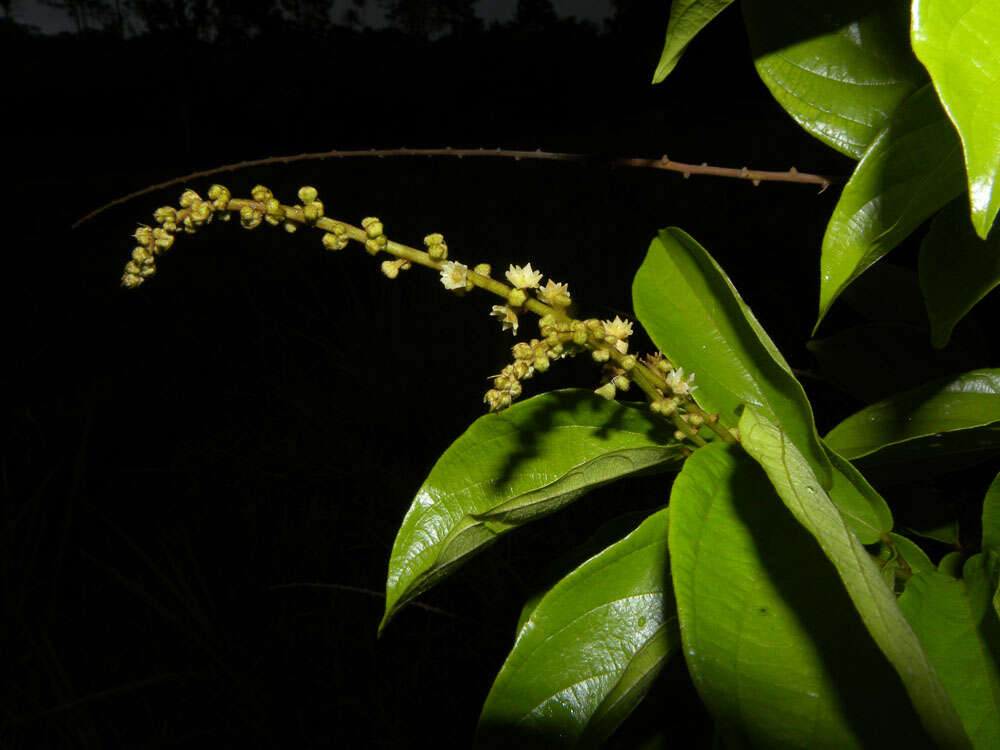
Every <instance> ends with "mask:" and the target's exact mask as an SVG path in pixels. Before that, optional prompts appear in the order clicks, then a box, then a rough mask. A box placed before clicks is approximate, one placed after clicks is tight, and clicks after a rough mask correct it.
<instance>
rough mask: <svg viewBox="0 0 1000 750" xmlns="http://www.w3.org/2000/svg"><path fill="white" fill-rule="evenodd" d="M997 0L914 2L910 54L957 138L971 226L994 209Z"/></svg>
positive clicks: (998, 122) (998, 109) (999, 83)
mask: <svg viewBox="0 0 1000 750" xmlns="http://www.w3.org/2000/svg"><path fill="white" fill-rule="evenodd" d="M998 18H1000V0H914V2H913V28H912V31H911V36H912V39H913V51H914V52H915V53H916V55H917V57H918V58H920V62H922V63H923V64H924V65H925V66H926V67H927V70H928V71H929V72H930V74H931V80H933V81H934V87H935V88H936V89H937V93H938V96H939V97H941V103H942V104H943V105H944V108H945V109H946V110H947V112H948V116H949V117H950V118H951V120H952V122H954V123H955V127H956V128H957V129H958V134H959V135H960V136H961V138H962V148H963V150H964V152H965V165H966V170H967V171H968V177H969V196H970V202H971V204H972V223H973V224H974V225H975V227H976V233H977V234H978V235H979V236H980V237H981V238H983V239H986V236H987V233H988V232H989V230H990V227H991V226H993V220H994V219H995V218H996V215H997V209H998V208H1000V186H998V185H997V178H998V177H1000V23H998V22H997V19H998Z"/></svg>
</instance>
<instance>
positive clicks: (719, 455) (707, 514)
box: [670, 444, 928, 748]
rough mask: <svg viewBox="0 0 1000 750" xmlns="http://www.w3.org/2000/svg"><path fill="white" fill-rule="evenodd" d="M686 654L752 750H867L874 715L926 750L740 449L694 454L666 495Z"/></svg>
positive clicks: (711, 698)
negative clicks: (888, 718)
mask: <svg viewBox="0 0 1000 750" xmlns="http://www.w3.org/2000/svg"><path fill="white" fill-rule="evenodd" d="M670 514H671V516H670V554H671V568H672V575H673V579H674V592H675V596H676V598H677V609H678V615H679V616H680V621H681V635H682V639H683V642H684V655H685V658H686V659H687V661H688V665H689V669H690V672H691V675H692V678H693V680H694V682H695V685H696V686H697V688H698V691H699V693H700V694H701V696H702V699H703V701H704V702H705V704H706V706H707V707H708V708H709V710H710V711H711V712H712V714H713V716H714V717H715V719H716V722H717V724H719V725H725V726H729V727H732V728H733V729H734V730H736V731H737V732H738V733H739V734H740V735H742V736H744V737H746V738H747V739H748V740H749V743H748V746H750V745H752V746H755V747H829V748H841V747H867V746H872V745H875V744H878V743H877V739H878V738H879V736H880V735H881V734H882V732H883V731H884V730H883V728H882V727H880V726H879V721H878V719H877V718H876V717H875V716H873V715H872V714H871V712H870V710H869V706H870V705H871V704H872V703H874V702H877V703H878V704H879V705H880V706H881V707H882V709H883V710H885V712H886V713H887V714H890V715H895V714H896V712H897V711H898V712H900V713H899V715H900V716H902V715H908V716H910V717H911V720H910V721H909V722H907V721H906V720H905V719H899V720H898V721H897V722H895V723H894V726H897V725H899V726H902V725H906V730H905V731H912V732H914V736H912V737H908V738H906V739H907V741H908V742H904V743H903V744H904V745H905V744H912V745H914V746H919V745H921V744H927V743H928V739H927V738H926V736H923V735H922V732H921V730H920V728H919V721H917V719H916V716H915V715H914V714H913V709H912V707H910V705H909V701H908V699H907V697H906V693H905V691H904V690H903V689H902V685H901V684H900V683H899V680H898V678H897V677H896V675H895V673H894V672H893V670H892V668H891V667H890V666H889V664H888V663H886V661H885V660H884V658H883V657H882V655H881V654H880V653H879V652H878V650H877V649H876V647H875V645H874V643H872V641H871V638H870V637H869V636H868V633H867V632H866V631H865V628H864V626H863V625H862V623H861V620H860V619H859V618H858V616H857V615H856V614H855V612H854V609H853V607H852V606H851V604H850V600H849V599H848V598H847V596H846V594H845V593H844V590H843V586H842V585H841V583H840V581H839V580H838V579H837V577H836V575H835V574H834V572H833V570H832V569H831V567H830V565H829V563H828V562H827V561H826V559H825V558H824V556H823V554H822V552H821V551H820V550H819V549H818V548H817V546H816V544H815V542H814V541H813V539H812V538H811V537H810V536H809V534H808V533H807V532H806V531H805V530H804V529H803V528H802V527H801V526H800V525H799V524H798V523H797V522H796V521H795V519H794V518H792V516H791V515H790V514H788V513H787V512H786V511H785V509H784V508H783V507H782V503H781V500H780V499H779V498H778V497H777V496H776V494H775V492H774V489H773V488H772V486H771V484H770V482H769V481H768V478H767V476H766V475H765V474H764V472H763V471H762V470H761V468H760V467H759V466H758V465H757V464H756V463H755V462H754V461H753V460H752V459H751V458H750V457H749V456H747V455H746V454H744V453H742V452H741V451H739V449H738V448H734V447H727V446H724V445H722V444H713V445H710V446H707V447H706V448H701V449H699V450H697V451H695V453H694V455H693V456H692V457H691V458H689V459H688V460H687V461H686V462H685V465H684V468H683V469H682V470H681V473H680V474H679V475H678V477H677V479H676V480H675V482H674V488H673V490H672V492H671V498H670Z"/></svg>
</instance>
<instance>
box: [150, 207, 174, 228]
mask: <svg viewBox="0 0 1000 750" xmlns="http://www.w3.org/2000/svg"><path fill="white" fill-rule="evenodd" d="M153 218H154V219H155V220H156V223H157V224H166V223H167V222H170V223H171V224H172V223H174V222H175V221H177V210H176V209H175V208H174V207H173V206H161V207H160V208H158V209H156V210H155V211H154V212H153ZM168 231H169V230H168Z"/></svg>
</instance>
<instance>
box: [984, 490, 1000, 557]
mask: <svg viewBox="0 0 1000 750" xmlns="http://www.w3.org/2000/svg"><path fill="white" fill-rule="evenodd" d="M983 551H988V552H993V553H995V554H997V555H1000V474H997V475H996V476H995V477H994V478H993V482H992V483H991V484H990V487H989V489H988V490H986V497H985V498H983Z"/></svg>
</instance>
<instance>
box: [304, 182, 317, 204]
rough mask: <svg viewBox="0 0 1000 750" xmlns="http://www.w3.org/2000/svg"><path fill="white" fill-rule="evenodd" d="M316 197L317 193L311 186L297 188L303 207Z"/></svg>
mask: <svg viewBox="0 0 1000 750" xmlns="http://www.w3.org/2000/svg"><path fill="white" fill-rule="evenodd" d="M318 196H319V192H318V191H317V190H316V188H314V187H312V186H311V185H306V186H304V187H300V188H299V200H300V201H302V203H303V205H305V204H308V203H312V202H313V201H314V200H316V198H317V197H318Z"/></svg>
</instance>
